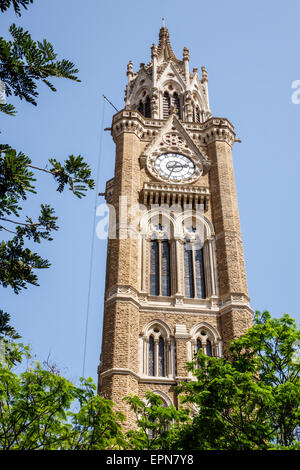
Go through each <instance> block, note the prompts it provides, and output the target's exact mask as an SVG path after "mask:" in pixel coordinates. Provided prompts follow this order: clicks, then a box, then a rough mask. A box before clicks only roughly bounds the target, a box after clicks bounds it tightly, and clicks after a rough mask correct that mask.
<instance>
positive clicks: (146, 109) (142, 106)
mask: <svg viewBox="0 0 300 470" xmlns="http://www.w3.org/2000/svg"><path fill="white" fill-rule="evenodd" d="M137 109H138V111H139V112H140V113H141V114H142V115H143V116H145V117H146V118H151V101H150V97H149V95H148V96H147V97H146V99H145V100H144V101H142V100H140V102H139V104H138V108H137Z"/></svg>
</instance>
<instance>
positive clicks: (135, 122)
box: [111, 108, 236, 147]
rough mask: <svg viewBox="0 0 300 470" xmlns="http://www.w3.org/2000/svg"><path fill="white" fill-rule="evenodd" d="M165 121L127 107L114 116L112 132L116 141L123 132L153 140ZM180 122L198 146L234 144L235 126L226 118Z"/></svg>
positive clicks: (145, 139)
mask: <svg viewBox="0 0 300 470" xmlns="http://www.w3.org/2000/svg"><path fill="white" fill-rule="evenodd" d="M165 123H166V120H162V119H153V118H145V117H144V116H142V115H141V114H140V112H139V111H137V110H131V109H126V108H125V109H123V110H121V111H119V112H118V113H117V114H115V115H114V116H113V121H112V128H111V134H112V137H113V139H114V141H115V142H116V139H117V138H118V137H119V136H120V135H121V134H123V133H134V134H136V135H137V137H139V139H141V140H143V141H145V142H151V141H152V139H153V137H155V136H156V135H157V134H158V132H159V130H160V129H161V128H162V127H163V126H164V125H165ZM180 123H181V124H182V126H183V128H184V129H185V130H186V131H187V133H188V134H189V136H190V137H191V138H192V139H193V141H194V143H195V144H196V145H197V146H204V147H205V146H207V145H208V144H210V143H212V142H216V141H222V142H226V143H228V144H229V145H230V146H233V144H234V140H235V136H236V135H235V132H234V126H233V125H232V124H231V122H230V121H229V120H228V119H226V118H218V117H211V118H210V119H208V120H207V121H205V122H204V123H196V122H185V121H180Z"/></svg>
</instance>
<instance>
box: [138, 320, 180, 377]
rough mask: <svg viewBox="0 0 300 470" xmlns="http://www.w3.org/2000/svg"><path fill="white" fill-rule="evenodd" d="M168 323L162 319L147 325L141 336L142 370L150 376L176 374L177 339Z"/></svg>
mask: <svg viewBox="0 0 300 470" xmlns="http://www.w3.org/2000/svg"><path fill="white" fill-rule="evenodd" d="M170 333H171V331H170V328H169V327H168V326H167V325H162V324H161V323H160V321H159V320H158V321H157V322H156V321H154V322H151V324H150V326H149V327H147V326H146V327H145V329H144V333H143V335H142V336H141V338H140V356H139V357H142V358H143V360H142V363H141V364H140V372H141V373H142V374H144V375H146V376H149V377H173V376H174V375H175V341H174V338H173V337H172V336H171V335H170Z"/></svg>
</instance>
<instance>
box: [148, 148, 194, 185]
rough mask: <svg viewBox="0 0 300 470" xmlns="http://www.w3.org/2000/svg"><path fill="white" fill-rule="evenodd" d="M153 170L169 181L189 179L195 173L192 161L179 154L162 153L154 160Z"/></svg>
mask: <svg viewBox="0 0 300 470" xmlns="http://www.w3.org/2000/svg"><path fill="white" fill-rule="evenodd" d="M154 168H155V170H156V171H157V172H158V173H159V174H160V175H161V176H162V177H163V178H166V179H168V180H170V181H182V180H185V179H187V178H190V177H191V176H192V175H193V174H194V172H195V165H194V163H193V162H192V160H191V159H190V158H188V157H186V156H184V155H180V154H179V153H164V154H163V155H160V156H159V157H157V158H156V160H155V162H154Z"/></svg>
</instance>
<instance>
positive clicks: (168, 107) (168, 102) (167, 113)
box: [163, 91, 171, 119]
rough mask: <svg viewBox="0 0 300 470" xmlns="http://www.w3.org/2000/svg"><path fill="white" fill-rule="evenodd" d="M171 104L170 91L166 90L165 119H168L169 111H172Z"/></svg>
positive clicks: (164, 101)
mask: <svg viewBox="0 0 300 470" xmlns="http://www.w3.org/2000/svg"><path fill="white" fill-rule="evenodd" d="M170 105H171V100H170V96H169V93H168V92H167V91H165V92H164V95H163V119H168V117H169V112H170Z"/></svg>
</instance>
